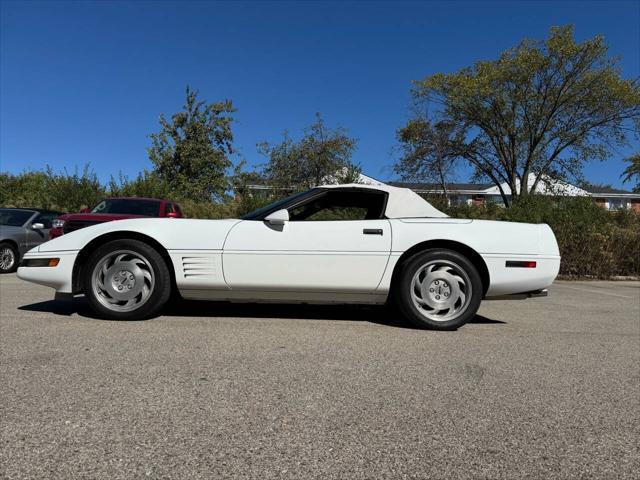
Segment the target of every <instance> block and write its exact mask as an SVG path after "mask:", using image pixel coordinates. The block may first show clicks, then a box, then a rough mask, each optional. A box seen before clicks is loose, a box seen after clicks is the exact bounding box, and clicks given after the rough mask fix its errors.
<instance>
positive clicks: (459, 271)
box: [392, 249, 483, 330]
mask: <svg viewBox="0 0 640 480" xmlns="http://www.w3.org/2000/svg"><path fill="white" fill-rule="evenodd" d="M432 265H433V267H431V266H432ZM430 267H431V268H433V270H430V271H429V272H428V270H429V268H430ZM400 269H401V270H400V271H399V279H398V281H397V282H396V283H395V285H394V291H392V295H393V297H394V301H395V303H396V305H397V306H398V308H399V309H400V311H401V313H402V314H403V315H404V317H405V318H406V319H407V320H408V321H409V322H411V324H412V325H414V326H416V327H419V328H428V329H432V330H455V329H457V328H459V327H461V326H462V325H464V324H465V323H467V322H468V321H469V320H471V319H472V318H473V317H474V315H475V314H476V312H477V311H478V308H479V307H480V302H481V300H482V295H483V289H482V280H481V279H480V274H479V273H478V270H477V269H476V268H475V266H474V265H473V264H472V263H471V262H470V261H469V259H468V258H466V257H465V256H464V255H461V254H459V253H458V252H454V251H452V250H445V249H434V250H425V251H424V252H420V253H417V254H416V255H413V256H412V257H410V258H408V259H407V260H406V261H405V262H403V264H402V265H401V266H400ZM421 279H422V280H421ZM436 283H438V285H436ZM469 290H470V291H471V295H469ZM456 296H457V297H456ZM454 297H456V298H454ZM436 298H437V300H436ZM427 302H428V303H427ZM432 305H435V307H432ZM449 305H452V306H451V307H449V308H444V307H448V306H449ZM441 312H442V313H441ZM434 317H436V318H437V317H440V318H439V319H434Z"/></svg>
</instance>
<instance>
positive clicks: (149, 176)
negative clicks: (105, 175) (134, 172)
mask: <svg viewBox="0 0 640 480" xmlns="http://www.w3.org/2000/svg"><path fill="white" fill-rule="evenodd" d="M107 191H108V192H109V195H111V196H113V197H147V198H167V197H169V196H171V189H170V187H169V185H168V183H167V182H166V181H164V180H162V179H161V178H159V175H158V174H157V173H155V172H150V171H149V170H143V171H142V172H140V173H139V174H138V176H137V177H136V178H134V179H133V180H130V179H129V178H128V177H126V176H125V175H123V174H122V173H120V174H119V175H118V178H117V179H116V178H114V177H113V176H112V177H111V178H110V179H109V184H108V185H107Z"/></svg>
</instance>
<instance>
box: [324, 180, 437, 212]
mask: <svg viewBox="0 0 640 480" xmlns="http://www.w3.org/2000/svg"><path fill="white" fill-rule="evenodd" d="M321 188H363V189H367V190H380V191H383V192H387V193H388V194H389V199H388V200H387V208H386V210H385V215H386V217H387V218H412V217H426V218H446V217H448V215H446V214H445V213H442V212H441V211H440V210H438V209H437V208H434V207H433V206H432V205H431V204H430V203H429V202H427V201H426V200H425V199H424V198H422V197H421V196H420V195H418V194H417V193H416V192H414V191H413V190H410V189H408V188H399V187H392V186H391V185H385V184H380V185H363V184H361V183H347V184H342V185H322V186H321Z"/></svg>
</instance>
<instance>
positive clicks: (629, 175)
mask: <svg viewBox="0 0 640 480" xmlns="http://www.w3.org/2000/svg"><path fill="white" fill-rule="evenodd" d="M625 162H627V163H629V166H628V167H627V168H625V170H624V172H622V175H621V176H622V181H623V182H629V181H632V180H633V181H635V182H636V185H635V187H633V191H634V192H640V153H635V154H633V155H631V156H630V157H629V158H626V159H625Z"/></svg>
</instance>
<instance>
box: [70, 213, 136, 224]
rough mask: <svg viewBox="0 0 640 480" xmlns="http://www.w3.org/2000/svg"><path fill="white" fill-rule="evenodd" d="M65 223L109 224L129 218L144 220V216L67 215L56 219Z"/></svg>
mask: <svg viewBox="0 0 640 480" xmlns="http://www.w3.org/2000/svg"><path fill="white" fill-rule="evenodd" d="M58 218H59V219H61V220H64V221H65V222H69V221H71V220H79V221H83V222H86V221H90V222H110V221H112V220H127V219H129V218H146V217H145V216H144V215H131V214H128V213H67V214H65V215H60V216H59V217H58Z"/></svg>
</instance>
